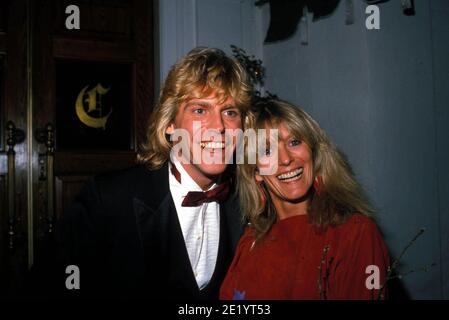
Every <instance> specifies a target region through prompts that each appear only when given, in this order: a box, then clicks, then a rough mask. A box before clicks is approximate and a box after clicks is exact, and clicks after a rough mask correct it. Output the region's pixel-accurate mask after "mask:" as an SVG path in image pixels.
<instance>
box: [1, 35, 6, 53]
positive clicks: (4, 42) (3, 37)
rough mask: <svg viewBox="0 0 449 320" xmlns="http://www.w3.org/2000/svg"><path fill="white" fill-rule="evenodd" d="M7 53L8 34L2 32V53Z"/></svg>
mask: <svg viewBox="0 0 449 320" xmlns="http://www.w3.org/2000/svg"><path fill="white" fill-rule="evenodd" d="M5 52H6V34H5V33H3V32H0V53H5Z"/></svg>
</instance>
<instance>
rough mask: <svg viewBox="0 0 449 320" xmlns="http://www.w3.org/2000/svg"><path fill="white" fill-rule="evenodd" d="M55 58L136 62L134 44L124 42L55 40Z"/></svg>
mask: <svg viewBox="0 0 449 320" xmlns="http://www.w3.org/2000/svg"><path fill="white" fill-rule="evenodd" d="M53 56H54V57H56V58H72V59H84V60H108V61H124V62H129V61H132V60H134V58H135V52H134V44H133V43H130V42H124V41H114V42H109V41H100V40H96V41H94V40H85V39H67V38H60V37H58V38H55V39H54V40H53Z"/></svg>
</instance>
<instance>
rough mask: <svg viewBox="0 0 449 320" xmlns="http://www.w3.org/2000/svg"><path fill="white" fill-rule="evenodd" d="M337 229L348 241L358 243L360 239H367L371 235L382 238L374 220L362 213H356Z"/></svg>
mask: <svg viewBox="0 0 449 320" xmlns="http://www.w3.org/2000/svg"><path fill="white" fill-rule="evenodd" d="M335 229H336V231H337V233H340V234H341V236H342V237H343V238H346V239H347V240H348V241H356V240H357V239H358V238H360V237H362V238H364V239H366V237H367V236H368V237H369V236H370V235H371V236H374V237H377V236H380V231H379V229H378V227H377V224H376V222H375V221H374V220H373V218H372V217H369V216H367V215H365V214H361V213H354V214H353V215H351V216H350V217H349V218H348V219H347V220H346V222H344V223H343V224H341V225H339V226H337V227H336V228H335Z"/></svg>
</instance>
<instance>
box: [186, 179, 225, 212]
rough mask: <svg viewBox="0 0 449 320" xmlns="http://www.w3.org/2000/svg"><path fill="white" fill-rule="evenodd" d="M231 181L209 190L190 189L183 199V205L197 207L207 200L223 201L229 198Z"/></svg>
mask: <svg viewBox="0 0 449 320" xmlns="http://www.w3.org/2000/svg"><path fill="white" fill-rule="evenodd" d="M228 194H229V183H227V182H224V183H221V184H219V185H218V186H217V187H215V188H213V189H212V190H209V191H189V192H188V193H187V195H186V197H185V198H184V200H183V201H182V204H181V206H183V207H197V206H199V205H202V204H203V203H206V202H214V201H216V202H222V201H224V200H226V199H227V198H228Z"/></svg>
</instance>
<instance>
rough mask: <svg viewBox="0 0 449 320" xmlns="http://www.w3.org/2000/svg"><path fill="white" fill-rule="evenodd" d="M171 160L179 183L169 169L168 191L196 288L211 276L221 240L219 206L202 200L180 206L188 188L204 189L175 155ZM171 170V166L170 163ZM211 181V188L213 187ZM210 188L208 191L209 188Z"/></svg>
mask: <svg viewBox="0 0 449 320" xmlns="http://www.w3.org/2000/svg"><path fill="white" fill-rule="evenodd" d="M171 161H172V163H173V164H174V165H175V166H176V169H178V171H179V173H180V174H181V183H179V182H178V180H176V178H175V176H174V175H173V174H172V173H171V171H170V172H169V185H170V192H171V195H172V198H173V201H174V203H175V207H176V213H177V215H178V220H179V224H180V225H181V230H182V235H183V236H184V242H185V245H186V248H187V252H188V254H189V259H190V265H191V266H192V270H193V274H194V275H195V279H196V282H197V284H198V288H200V290H201V289H203V288H204V287H205V286H206V285H207V284H208V283H209V281H210V279H211V278H212V274H213V273H214V270H215V264H216V262H217V255H218V243H219V240H220V205H219V204H218V203H217V202H209V203H203V204H202V205H199V206H197V207H183V206H181V203H182V201H183V200H184V198H185V196H186V195H187V193H188V192H189V191H203V190H202V189H201V188H200V186H198V184H197V183H196V182H195V181H194V180H193V179H192V178H191V177H190V176H189V174H188V173H187V172H186V171H185V169H184V167H183V166H182V165H181V163H180V162H179V161H178V160H177V159H176V157H171ZM169 170H170V166H169ZM215 186H216V185H215V184H214V185H213V186H212V187H211V188H210V189H213V188H214V187H215ZM210 189H209V190H210Z"/></svg>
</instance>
